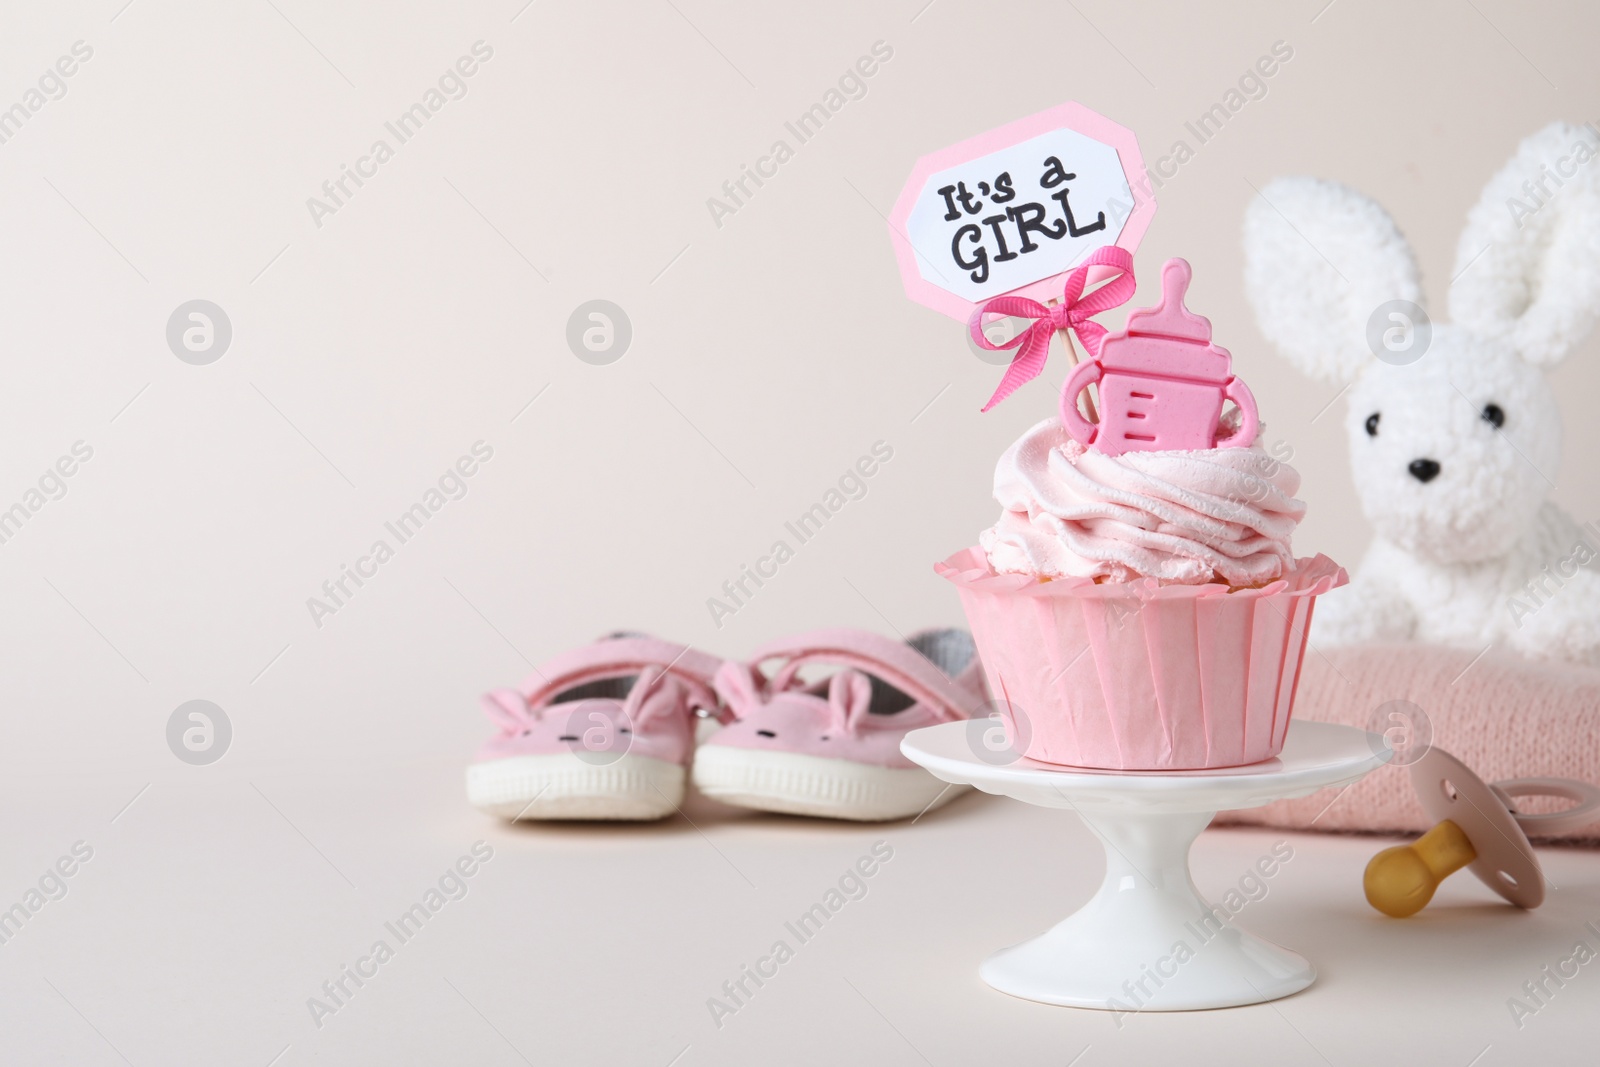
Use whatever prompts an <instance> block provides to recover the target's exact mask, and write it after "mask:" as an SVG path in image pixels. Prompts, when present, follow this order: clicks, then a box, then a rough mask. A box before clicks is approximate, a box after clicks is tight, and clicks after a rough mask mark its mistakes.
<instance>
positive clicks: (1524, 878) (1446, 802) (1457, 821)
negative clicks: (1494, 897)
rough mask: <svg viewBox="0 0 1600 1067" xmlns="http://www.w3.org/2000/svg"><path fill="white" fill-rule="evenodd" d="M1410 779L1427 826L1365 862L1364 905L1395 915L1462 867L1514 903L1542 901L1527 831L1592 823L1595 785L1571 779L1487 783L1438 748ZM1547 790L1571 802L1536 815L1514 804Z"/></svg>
mask: <svg viewBox="0 0 1600 1067" xmlns="http://www.w3.org/2000/svg"><path fill="white" fill-rule="evenodd" d="M1411 784H1412V786H1413V787H1414V788H1415V789H1416V791H1417V799H1418V800H1419V801H1420V802H1421V803H1422V808H1423V810H1424V811H1426V812H1427V813H1428V817H1429V818H1430V819H1433V820H1435V822H1436V824H1437V825H1435V826H1434V828H1433V829H1431V830H1429V831H1428V832H1427V833H1425V834H1423V835H1422V836H1421V837H1419V838H1418V839H1417V840H1415V841H1413V842H1411V843H1410V844H1408V845H1396V846H1394V847H1393V848H1386V849H1384V850H1383V851H1382V852H1380V853H1378V854H1377V855H1376V856H1373V857H1372V859H1371V861H1370V862H1369V863H1368V864H1367V870H1366V874H1365V876H1364V877H1363V878H1362V887H1363V888H1364V889H1365V890H1366V894H1367V903H1369V904H1371V905H1372V906H1373V907H1374V908H1377V909H1378V910H1379V911H1381V912H1383V913H1384V914H1385V915H1390V916H1393V917H1394V918H1396V919H1403V918H1405V917H1406V916H1408V915H1415V914H1416V913H1417V912H1419V911H1421V910H1422V909H1423V908H1425V907H1427V905H1428V901H1430V900H1432V899H1433V893H1434V890H1436V889H1438V888H1439V883H1440V882H1442V881H1444V880H1445V879H1446V878H1448V877H1449V876H1450V875H1452V874H1454V873H1455V872H1456V871H1459V870H1460V869H1461V868H1463V867H1467V868H1469V869H1470V870H1471V871H1472V873H1473V874H1475V875H1477V876H1478V880H1479V881H1480V882H1482V883H1483V884H1484V885H1486V886H1488V887H1489V888H1490V889H1492V890H1494V891H1495V892H1496V893H1498V894H1500V896H1502V897H1504V898H1505V899H1506V900H1507V901H1509V902H1511V903H1512V904H1515V905H1516V906H1517V907H1519V908H1537V907H1538V906H1539V905H1540V904H1542V903H1544V872H1543V870H1541V869H1540V867H1539V861H1538V859H1536V858H1535V857H1534V854H1533V846H1532V845H1530V844H1529V843H1528V834H1529V833H1530V832H1531V833H1533V834H1534V835H1536V836H1542V835H1546V834H1558V833H1562V832H1564V831H1567V830H1575V829H1577V828H1578V827H1580V826H1587V825H1588V824H1590V823H1592V822H1594V821H1595V819H1596V817H1597V809H1600V788H1596V787H1595V786H1592V785H1589V784H1588V783H1587V782H1579V781H1575V780H1573V779H1571V778H1511V779H1507V780H1506V781H1502V782H1495V783H1493V784H1489V783H1486V782H1484V781H1483V779H1481V778H1479V777H1478V776H1477V775H1476V774H1473V773H1472V771H1470V770H1468V769H1467V766H1466V764H1464V763H1462V762H1461V761H1460V760H1458V759H1456V758H1455V757H1454V756H1452V755H1450V753H1448V752H1445V751H1443V750H1441V749H1437V748H1434V749H1430V750H1429V751H1428V753H1427V755H1425V756H1423V757H1422V758H1421V759H1419V760H1418V761H1417V762H1416V763H1413V764H1412V765H1411ZM1529 796H1553V797H1560V798H1562V799H1565V800H1571V801H1573V802H1574V806H1573V807H1570V808H1567V809H1565V810H1564V811H1554V812H1548V813H1542V814H1534V813H1524V812H1519V811H1517V809H1516V799H1515V798H1517V797H1529Z"/></svg>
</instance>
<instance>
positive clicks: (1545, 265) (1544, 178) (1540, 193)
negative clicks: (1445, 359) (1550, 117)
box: [1450, 122, 1600, 365]
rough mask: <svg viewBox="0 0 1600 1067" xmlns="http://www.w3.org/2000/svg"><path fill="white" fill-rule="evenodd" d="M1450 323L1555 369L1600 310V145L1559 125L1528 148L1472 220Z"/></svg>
mask: <svg viewBox="0 0 1600 1067" xmlns="http://www.w3.org/2000/svg"><path fill="white" fill-rule="evenodd" d="M1454 276H1455V281H1454V282H1453V283H1452V284H1451V286H1450V315H1451V317H1452V318H1453V319H1455V321H1457V322H1459V323H1461V324H1463V325H1465V326H1468V327H1470V328H1471V329H1473V330H1475V331H1477V332H1479V333H1482V334H1486V335H1488V336H1490V337H1494V338H1497V339H1499V340H1502V341H1505V342H1507V343H1509V344H1510V345H1511V346H1512V347H1513V348H1515V349H1516V350H1517V351H1518V352H1520V353H1521V354H1522V356H1523V358H1524V359H1526V360H1528V362H1530V363H1535V364H1540V365H1548V364H1552V363H1556V362H1558V361H1559V360H1561V359H1562V358H1563V357H1565V356H1566V355H1567V353H1569V352H1570V351H1572V349H1573V348H1574V347H1575V346H1576V345H1577V344H1578V343H1579V342H1580V341H1582V340H1583V339H1584V337H1585V336H1586V335H1587V334H1588V333H1589V330H1590V329H1591V328H1592V327H1593V326H1594V321H1595V314H1596V311H1597V310H1600V137H1597V136H1596V133H1595V131H1594V130H1593V129H1592V128H1587V127H1582V126H1574V125H1571V124H1570V123H1565V122H1556V123H1552V124H1550V125H1549V126H1546V127H1545V128H1544V129H1542V130H1540V131H1539V132H1538V133H1536V134H1534V135H1533V136H1531V137H1529V138H1528V139H1527V140H1525V141H1523V142H1522V144H1521V145H1520V146H1518V148H1517V152H1516V154H1515V155H1514V156H1512V157H1511V160H1510V162H1508V163H1507V164H1506V165H1505V166H1504V167H1502V168H1501V169H1500V172H1499V173H1498V174H1496V175H1495V176H1494V177H1493V178H1491V179H1490V180H1489V184H1488V185H1486V186H1485V187H1484V190H1483V194H1482V195H1481V196H1480V197H1479V198H1478V202H1477V204H1476V205H1474V207H1473V208H1472V210H1471V211H1470V212H1468V213H1467V225H1466V229H1465V230H1463V231H1462V234H1461V243H1460V244H1459V245H1458V246H1457V248H1456V265H1455V270H1454Z"/></svg>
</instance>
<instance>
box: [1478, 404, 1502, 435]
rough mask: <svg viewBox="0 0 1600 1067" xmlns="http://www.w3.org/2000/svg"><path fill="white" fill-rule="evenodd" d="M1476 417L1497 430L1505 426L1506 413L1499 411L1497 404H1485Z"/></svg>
mask: <svg viewBox="0 0 1600 1067" xmlns="http://www.w3.org/2000/svg"><path fill="white" fill-rule="evenodd" d="M1478 415H1479V417H1480V418H1481V419H1483V421H1484V422H1487V423H1488V424H1489V425H1490V426H1493V427H1494V428H1495V429H1497V430H1498V429H1499V428H1500V427H1502V426H1504V425H1505V424H1506V413H1505V412H1504V411H1503V410H1501V408H1500V405H1499V404H1485V405H1484V407H1483V410H1482V411H1481V412H1479V413H1478Z"/></svg>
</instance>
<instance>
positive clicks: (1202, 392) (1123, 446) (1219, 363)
mask: <svg viewBox="0 0 1600 1067" xmlns="http://www.w3.org/2000/svg"><path fill="white" fill-rule="evenodd" d="M1191 277H1192V273H1191V271H1190V269H1189V264H1188V263H1187V262H1186V261H1185V260H1182V259H1169V260H1167V262H1166V265H1165V266H1164V267H1163V268H1162V270H1161V302H1160V303H1159V304H1157V305H1156V306H1155V307H1153V308H1145V309H1141V310H1138V311H1134V312H1132V313H1130V314H1129V315H1128V324H1127V326H1126V328H1124V330H1123V332H1122V333H1120V334H1113V335H1111V336H1110V337H1107V338H1106V340H1105V343H1104V344H1103V345H1102V346H1101V348H1100V354H1099V355H1098V356H1096V357H1095V358H1094V359H1090V360H1085V361H1084V362H1082V363H1080V364H1078V366H1077V367H1076V368H1075V369H1074V370H1073V372H1072V374H1071V375H1070V376H1069V377H1068V378H1067V383H1066V386H1065V387H1064V388H1063V389H1062V392H1061V421H1062V422H1064V423H1066V426H1067V432H1069V433H1070V434H1072V436H1073V438H1075V439H1076V440H1077V441H1079V442H1080V443H1081V444H1083V445H1085V446H1091V447H1093V448H1094V449H1095V450H1096V451H1098V452H1103V453H1105V454H1106V455H1108V456H1115V455H1120V454H1121V453H1123V452H1152V451H1157V450H1161V451H1174V450H1177V451H1188V450H1192V449H1201V448H1233V447H1247V446H1249V445H1250V444H1251V443H1253V442H1254V441H1255V439H1256V430H1257V428H1258V425H1259V424H1258V419H1257V416H1256V402H1255V397H1253V396H1252V395H1251V394H1250V390H1249V389H1248V388H1247V387H1246V386H1245V384H1244V382H1243V381H1241V380H1240V379H1238V378H1237V377H1235V376H1234V374H1233V369H1232V358H1231V357H1230V356H1229V355H1228V350H1227V349H1225V348H1222V347H1220V346H1218V345H1214V344H1212V343H1211V322H1210V320H1208V319H1206V318H1204V317H1202V316H1200V315H1196V314H1193V313H1192V312H1190V311H1189V310H1188V309H1187V308H1185V307H1184V305H1183V297H1184V293H1185V292H1187V291H1188V288H1189V280H1190V278H1191ZM1093 382H1099V383H1100V405H1099V407H1100V422H1099V423H1098V424H1096V423H1092V422H1089V421H1088V420H1087V419H1085V418H1084V417H1083V415H1082V414H1081V413H1080V412H1079V411H1078V394H1079V393H1081V392H1083V390H1084V389H1086V388H1087V387H1088V386H1089V385H1090V384H1091V383H1093ZM1228 400H1231V401H1233V403H1234V404H1235V405H1236V406H1237V407H1238V409H1239V427H1238V429H1237V430H1235V431H1233V432H1232V433H1230V434H1228V435H1227V436H1226V437H1221V438H1219V437H1218V436H1217V434H1218V430H1219V420H1220V418H1221V415H1222V405H1223V403H1224V402H1225V401H1228Z"/></svg>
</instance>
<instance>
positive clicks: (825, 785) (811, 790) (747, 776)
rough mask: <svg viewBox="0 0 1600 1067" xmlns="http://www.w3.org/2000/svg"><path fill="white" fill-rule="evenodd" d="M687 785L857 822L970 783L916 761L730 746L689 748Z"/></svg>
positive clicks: (952, 793)
mask: <svg viewBox="0 0 1600 1067" xmlns="http://www.w3.org/2000/svg"><path fill="white" fill-rule="evenodd" d="M694 784H695V785H696V786H697V787H698V788H699V790H700V792H702V793H704V794H705V795H706V796H708V797H711V798H712V799H713V800H720V801H721V802H722V803H724V804H733V805H735V806H737V807H741V808H756V809H757V810H760V811H779V812H785V813H787V814H790V815H820V816H822V817H824V818H829V819H854V820H857V821H859V822H883V821H887V820H889V819H906V818H910V817H911V816H913V815H920V814H921V813H922V812H924V811H931V810H932V809H934V808H937V807H941V806H943V805H945V804H948V803H949V802H950V801H952V800H954V799H955V798H956V797H958V796H960V795H961V794H962V793H964V792H966V791H967V789H969V788H970V786H964V785H949V784H947V783H945V782H941V781H939V780H938V779H937V778H935V777H934V776H933V775H931V774H929V773H928V772H927V771H925V770H923V769H922V768H921V767H908V768H903V769H902V768H898V767H873V766H869V765H867V764H864V763H855V762H852V761H850V760H843V759H827V758H826V757H823V756H805V755H801V754H799V753H795V752H764V751H761V750H759V749H750V748H734V747H733V746H731V745H701V746H700V748H699V749H698V750H696V752H695V754H694Z"/></svg>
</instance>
